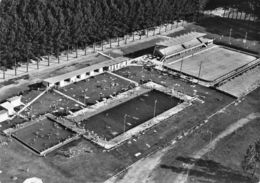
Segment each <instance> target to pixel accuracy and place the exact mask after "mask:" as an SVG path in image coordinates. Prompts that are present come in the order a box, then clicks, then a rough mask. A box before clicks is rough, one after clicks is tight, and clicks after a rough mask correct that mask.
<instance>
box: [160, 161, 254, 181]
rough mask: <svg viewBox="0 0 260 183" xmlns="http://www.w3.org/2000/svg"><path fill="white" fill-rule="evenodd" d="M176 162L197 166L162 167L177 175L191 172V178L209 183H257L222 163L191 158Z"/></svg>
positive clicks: (252, 178)
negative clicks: (189, 167) (190, 167)
mask: <svg viewBox="0 0 260 183" xmlns="http://www.w3.org/2000/svg"><path fill="white" fill-rule="evenodd" d="M176 160H178V161H180V162H182V163H185V164H189V165H192V164H195V166H194V167H193V168H192V169H190V170H189V169H188V168H183V167H176V166H171V165H165V164H163V165H160V167H161V168H162V169H169V170H171V171H172V172H175V173H187V172H188V171H189V176H190V177H195V178H197V179H202V180H207V181H208V182H221V183H231V182H232V183H256V182H257V179H256V178H255V177H249V176H246V175H244V174H243V173H241V172H239V171H236V170H233V169H231V168H229V167H225V166H223V165H221V164H220V163H217V162H215V161H211V160H203V159H194V158H190V157H177V158H176Z"/></svg>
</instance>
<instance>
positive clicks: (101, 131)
mask: <svg viewBox="0 0 260 183" xmlns="http://www.w3.org/2000/svg"><path fill="white" fill-rule="evenodd" d="M179 102H180V100H179V99H177V98H175V97H172V96H170V95H167V94H164V93H162V92H159V91H157V90H152V91H150V92H148V93H145V94H143V95H140V96H138V97H136V98H134V99H131V100H130V101H127V102H125V103H122V104H120V105H118V106H116V107H114V108H112V109H109V110H106V111H104V112H102V113H99V114H97V115H95V116H93V117H90V118H88V119H86V120H84V121H82V122H81V124H82V125H83V126H84V128H85V129H87V130H89V131H94V132H95V133H96V134H98V135H99V136H100V137H102V138H105V139H107V140H110V139H112V138H114V137H115V136H117V135H119V134H121V133H124V132H125V131H127V130H129V129H131V128H134V127H135V126H137V125H140V124H141V123H144V122H146V121H148V120H150V119H151V118H153V117H155V116H157V115H158V114H161V113H163V112H164V111H166V110H168V109H170V108H173V107H175V106H176V105H178V103H179ZM97 124H98V125H97Z"/></svg>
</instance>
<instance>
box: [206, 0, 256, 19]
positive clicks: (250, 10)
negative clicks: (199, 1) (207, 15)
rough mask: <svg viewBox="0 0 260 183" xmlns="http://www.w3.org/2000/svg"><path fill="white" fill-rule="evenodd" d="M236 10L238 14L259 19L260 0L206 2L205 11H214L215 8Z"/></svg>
mask: <svg viewBox="0 0 260 183" xmlns="http://www.w3.org/2000/svg"><path fill="white" fill-rule="evenodd" d="M219 7H221V8H224V10H228V9H229V8H232V9H236V10H237V11H238V12H244V13H246V14H250V15H253V16H255V17H258V18H259V17H260V0H208V3H207V5H206V7H205V8H206V10H214V9H216V8H219Z"/></svg>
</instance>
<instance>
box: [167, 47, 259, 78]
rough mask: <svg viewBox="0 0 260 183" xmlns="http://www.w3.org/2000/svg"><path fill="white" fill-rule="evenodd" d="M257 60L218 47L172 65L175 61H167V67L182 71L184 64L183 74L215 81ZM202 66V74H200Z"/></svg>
mask: <svg viewBox="0 0 260 183" xmlns="http://www.w3.org/2000/svg"><path fill="white" fill-rule="evenodd" d="M255 59H256V58H255V57H253V56H250V55H247V54H244V53H240V52H236V51H233V50H229V49H226V48H224V47H220V46H216V47H212V48H210V49H209V50H207V51H203V52H201V53H199V54H196V55H193V56H191V57H188V58H184V59H183V61H178V62H175V63H172V64H171V62H174V60H172V61H171V59H169V60H168V61H167V63H169V64H167V65H166V67H168V68H169V69H172V70H177V71H180V69H181V63H182V69H181V72H183V73H185V74H187V75H191V76H194V77H199V78H200V79H202V80H206V81H214V80H216V79H218V78H219V77H221V76H223V75H225V74H228V73H229V72H231V71H233V70H236V69H238V68H240V67H242V66H245V65H246V64H248V63H250V62H251V61H253V60H255ZM200 66H201V72H200V73H199V70H200Z"/></svg>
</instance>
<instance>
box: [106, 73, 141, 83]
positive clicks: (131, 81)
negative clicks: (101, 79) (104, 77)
mask: <svg viewBox="0 0 260 183" xmlns="http://www.w3.org/2000/svg"><path fill="white" fill-rule="evenodd" d="M107 73H109V74H112V75H114V76H116V77H118V78H121V79H123V80H126V81H129V82H130V83H134V84H135V86H139V83H138V82H136V81H133V80H131V79H128V78H125V77H123V76H120V75H118V74H115V73H113V72H107Z"/></svg>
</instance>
